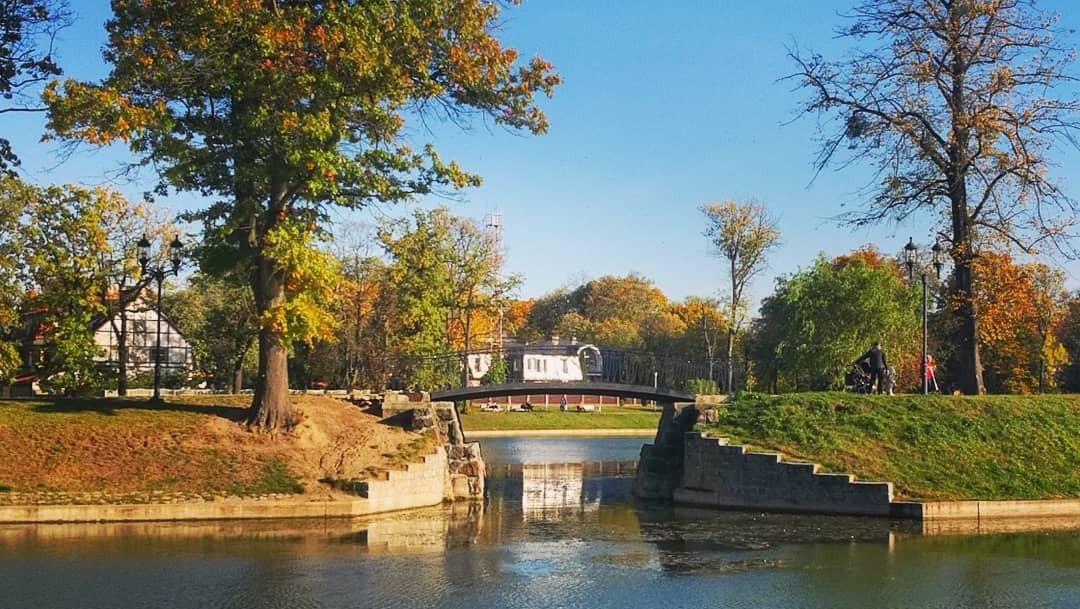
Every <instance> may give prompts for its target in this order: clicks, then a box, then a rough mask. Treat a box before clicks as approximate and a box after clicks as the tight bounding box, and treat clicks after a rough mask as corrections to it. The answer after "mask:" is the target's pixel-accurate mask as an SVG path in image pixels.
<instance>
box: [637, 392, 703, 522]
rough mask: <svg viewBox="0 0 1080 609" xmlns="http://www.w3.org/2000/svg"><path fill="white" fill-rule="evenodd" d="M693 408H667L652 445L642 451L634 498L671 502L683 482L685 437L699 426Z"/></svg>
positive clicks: (666, 405)
mask: <svg viewBox="0 0 1080 609" xmlns="http://www.w3.org/2000/svg"><path fill="white" fill-rule="evenodd" d="M697 418H698V410H697V408H695V407H694V405H693V404H664V410H663V412H662V413H661V414H660V421H659V423H658V424H657V426H656V438H655V439H654V440H653V443H652V444H646V445H644V446H642V447H641V454H640V455H639V456H638V465H637V471H636V472H635V473H634V489H633V492H634V496H635V497H637V498H639V499H646V500H653V501H656V500H659V501H671V498H672V493H673V492H674V489H675V487H676V486H677V485H678V484H679V480H680V479H681V478H682V468H683V437H684V436H685V435H686V433H687V432H688V431H690V430H691V429H693V427H694V423H696V422H697Z"/></svg>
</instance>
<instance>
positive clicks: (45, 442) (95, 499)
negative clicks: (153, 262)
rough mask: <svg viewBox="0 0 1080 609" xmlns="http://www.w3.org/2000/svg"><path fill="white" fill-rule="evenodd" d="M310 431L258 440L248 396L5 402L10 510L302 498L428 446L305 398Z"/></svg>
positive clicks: (4, 488) (0, 487)
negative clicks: (330, 481) (326, 481)
mask: <svg viewBox="0 0 1080 609" xmlns="http://www.w3.org/2000/svg"><path fill="white" fill-rule="evenodd" d="M294 401H295V404H296V407H297V409H298V411H299V412H300V416H301V420H300V423H299V424H298V425H297V426H296V427H295V428H294V429H293V430H290V431H289V432H282V433H277V434H265V433H254V432H251V431H248V430H247V428H246V426H245V425H244V423H243V421H244V418H245V416H246V414H247V404H248V403H249V402H250V397H247V396H225V397H223V396H193V397H189V398H178V399H170V400H169V401H167V402H165V403H162V404H154V403H150V402H148V401H145V400H134V399H98V398H86V399H80V398H64V399H51V400H33V401H15V400H0V503H30V502H32V503H87V502H91V503H147V502H161V501H197V500H212V499H214V498H216V497H221V496H240V497H251V496H264V495H279V494H280V495H297V494H301V493H305V492H308V493H310V492H313V491H322V490H325V485H321V484H320V483H319V480H320V479H323V478H344V477H348V478H356V477H368V476H372V475H378V474H379V472H380V471H381V470H385V469H395V468H399V467H403V463H402V459H403V458H404V457H403V456H412V454H413V453H415V452H416V451H417V450H419V448H427V447H419V448H418V442H419V441H420V440H421V439H422V438H421V436H418V435H417V434H410V433H407V432H405V431H403V430H400V429H397V428H392V427H388V426H386V425H381V424H379V423H378V419H377V418H376V417H374V416H372V415H369V414H365V413H363V412H361V410H360V409H359V408H356V407H355V406H352V405H350V404H348V403H346V402H342V401H338V400H333V399H330V398H325V397H314V396H297V397H295V398H294Z"/></svg>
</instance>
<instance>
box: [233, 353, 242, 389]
mask: <svg viewBox="0 0 1080 609" xmlns="http://www.w3.org/2000/svg"><path fill="white" fill-rule="evenodd" d="M243 388H244V360H243V358H240V359H238V360H236V362H235V363H234V364H233V377H232V392H233V393H240V391H241V390H242V389H243Z"/></svg>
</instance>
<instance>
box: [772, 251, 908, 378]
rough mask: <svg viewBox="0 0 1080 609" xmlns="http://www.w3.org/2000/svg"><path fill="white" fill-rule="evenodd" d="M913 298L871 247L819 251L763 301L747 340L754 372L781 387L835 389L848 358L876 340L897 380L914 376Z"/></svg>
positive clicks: (851, 358)
mask: <svg viewBox="0 0 1080 609" xmlns="http://www.w3.org/2000/svg"><path fill="white" fill-rule="evenodd" d="M919 298H920V297H919V294H918V293H917V291H916V290H915V289H913V288H910V287H908V286H907V285H906V284H905V282H904V281H903V279H902V278H901V276H900V274H899V271H898V269H896V267H895V266H894V265H893V264H892V263H890V262H887V261H884V260H881V259H879V257H878V256H877V254H876V252H872V251H863V252H861V253H857V254H856V255H854V256H851V257H847V258H839V259H837V260H834V261H831V262H830V261H828V260H826V259H825V258H824V257H821V256H819V257H818V258H817V260H815V262H814V264H813V266H811V267H810V268H809V269H807V270H805V271H799V272H797V273H796V274H795V275H793V276H791V277H788V278H782V279H780V280H778V282H777V289H776V292H775V293H774V294H773V295H772V296H770V297H768V298H766V299H765V300H764V301H763V303H762V306H761V310H760V315H761V316H760V318H759V319H758V320H757V321H756V322H755V324H754V328H753V334H752V338H751V342H752V344H753V345H754V347H753V354H752V357H753V358H754V366H755V368H756V369H757V376H758V377H759V378H762V379H767V382H768V383H769V384H770V385H771V386H772V387H773V389H774V390H777V389H778V390H780V391H785V390H792V389H795V390H798V389H804V390H805V389H815V390H820V389H829V388H833V389H839V388H841V387H842V386H843V378H844V373H845V372H846V371H847V370H848V369H849V367H850V364H851V362H852V360H854V359H855V358H856V357H857V356H859V355H860V354H862V353H863V352H865V351H866V349H867V348H868V347H869V346H870V344H871V343H872V342H873V341H875V340H880V341H882V343H883V345H884V347H885V350H886V353H887V354H888V357H889V360H890V363H891V364H893V365H895V366H897V367H900V368H901V370H900V377H901V378H907V379H917V378H918V374H917V372H916V370H917V367H918V358H919V357H920V355H921V350H920V347H919V342H918V337H919V332H918V328H919V318H918V317H917V314H916V313H917V311H919V310H920V308H919V307H920V305H919V302H920V300H919ZM912 358H915V359H914V361H912Z"/></svg>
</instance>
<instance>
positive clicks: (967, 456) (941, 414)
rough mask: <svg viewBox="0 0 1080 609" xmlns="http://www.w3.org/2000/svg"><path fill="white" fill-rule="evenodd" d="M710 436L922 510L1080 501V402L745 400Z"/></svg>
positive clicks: (731, 407) (722, 416)
mask: <svg viewBox="0 0 1080 609" xmlns="http://www.w3.org/2000/svg"><path fill="white" fill-rule="evenodd" d="M718 414H719V421H718V422H717V424H716V425H715V426H712V427H710V428H706V431H708V433H710V434H711V435H715V436H722V437H726V438H729V439H730V441H731V443H732V444H744V445H748V446H751V447H753V448H754V449H762V450H770V451H777V452H780V453H782V454H783V455H784V456H785V459H786V460H793V461H809V462H814V463H819V464H821V466H822V467H823V471H828V472H842V473H850V474H854V475H855V476H856V477H857V478H858V479H860V480H883V481H888V482H891V483H892V484H893V487H894V490H895V493H896V495H897V497H901V498H906V499H917V500H947V501H958V500H983V501H988V500H989V501H1001V500H1032V499H1076V498H1080V396H1071V395H1070V396H1063V395H1055V396H972V397H953V396H921V395H904V396H862V395H854V394H849V393H803V394H785V395H779V396H764V395H744V396H741V397H740V398H739V399H737V400H735V401H733V402H732V403H730V404H728V405H727V406H725V407H724V408H721V409H719V413H718Z"/></svg>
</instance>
